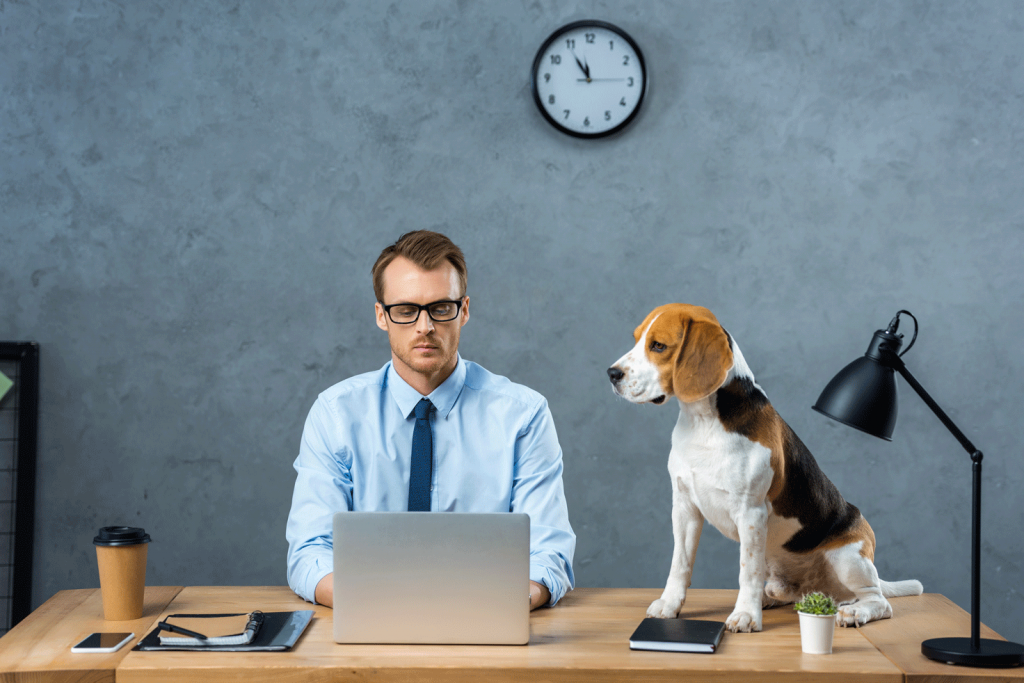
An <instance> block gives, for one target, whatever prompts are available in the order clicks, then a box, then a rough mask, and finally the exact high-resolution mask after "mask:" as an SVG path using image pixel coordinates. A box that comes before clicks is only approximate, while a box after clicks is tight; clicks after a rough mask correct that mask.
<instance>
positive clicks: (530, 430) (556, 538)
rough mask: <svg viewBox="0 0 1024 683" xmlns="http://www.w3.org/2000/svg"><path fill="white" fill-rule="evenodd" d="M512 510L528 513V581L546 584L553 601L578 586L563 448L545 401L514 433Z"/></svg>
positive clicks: (574, 542)
mask: <svg viewBox="0 0 1024 683" xmlns="http://www.w3.org/2000/svg"><path fill="white" fill-rule="evenodd" d="M511 507H512V512H525V513H526V514H528V515H529V516H530V580H531V581H536V582H537V583H540V584H543V585H545V586H547V588H548V591H550V592H551V601H550V602H549V603H548V604H549V605H554V604H555V603H557V602H558V601H559V600H560V599H561V598H562V597H563V596H564V595H565V594H566V593H567V592H568V591H570V590H572V589H573V587H574V586H575V579H574V577H573V572H572V558H573V554H574V553H575V552H576V534H575V533H573V530H572V527H571V526H570V525H569V512H568V509H567V507H566V504H565V491H564V489H563V487H562V448H561V446H559V445H558V435H557V434H556V432H555V423H554V420H552V418H551V411H550V410H549V409H548V404H547V401H546V400H542V401H541V403H540V405H539V407H538V408H537V410H536V411H535V412H534V414H533V415H532V417H531V418H530V420H529V421H528V422H527V424H526V426H525V427H524V428H523V429H522V430H521V431H520V432H519V434H518V435H517V437H516V450H515V472H514V477H513V482H512V506H511Z"/></svg>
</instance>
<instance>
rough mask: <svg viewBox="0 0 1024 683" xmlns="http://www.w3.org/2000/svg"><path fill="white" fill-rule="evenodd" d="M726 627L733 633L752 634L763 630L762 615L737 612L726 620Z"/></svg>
mask: <svg viewBox="0 0 1024 683" xmlns="http://www.w3.org/2000/svg"><path fill="white" fill-rule="evenodd" d="M725 627H726V628H727V629H729V630H730V631H732V632H733V633H740V632H742V633H750V632H751V631H760V630H761V615H760V614H758V615H757V616H754V615H753V614H750V613H749V612H741V611H740V610H736V611H735V612H733V613H732V614H730V615H729V618H728V619H726V620H725Z"/></svg>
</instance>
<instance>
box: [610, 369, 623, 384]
mask: <svg viewBox="0 0 1024 683" xmlns="http://www.w3.org/2000/svg"><path fill="white" fill-rule="evenodd" d="M625 376H626V373H624V372H623V371H622V370H619V369H618V368H608V379H610V380H611V381H612V382H618V381H619V380H620V379H622V378H623V377H625Z"/></svg>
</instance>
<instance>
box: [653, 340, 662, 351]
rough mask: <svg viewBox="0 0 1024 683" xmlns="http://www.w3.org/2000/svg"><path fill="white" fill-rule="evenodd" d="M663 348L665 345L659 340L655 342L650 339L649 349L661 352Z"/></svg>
mask: <svg viewBox="0 0 1024 683" xmlns="http://www.w3.org/2000/svg"><path fill="white" fill-rule="evenodd" d="M664 350H665V345H664V344H662V343H661V342H656V341H652V342H651V351H654V352H655V353H661V352H662V351H664Z"/></svg>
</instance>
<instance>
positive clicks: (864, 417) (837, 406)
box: [813, 311, 1024, 667]
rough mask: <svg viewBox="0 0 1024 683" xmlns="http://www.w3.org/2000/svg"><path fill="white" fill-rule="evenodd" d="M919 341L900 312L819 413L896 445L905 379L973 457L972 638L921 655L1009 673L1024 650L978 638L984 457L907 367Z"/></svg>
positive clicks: (832, 385)
mask: <svg viewBox="0 0 1024 683" xmlns="http://www.w3.org/2000/svg"><path fill="white" fill-rule="evenodd" d="M904 313H905V314H907V315H908V316H910V317H911V319H913V321H914V336H913V337H912V338H911V340H910V345H909V346H907V348H906V350H904V351H903V353H899V350H900V346H902V345H903V335H902V334H896V331H897V330H898V329H899V324H900V315H902V314H904ZM916 340H917V318H914V316H913V314H912V313H910V312H909V311H900V312H899V313H897V314H896V317H895V318H893V319H892V322H890V323H889V327H888V328H887V329H885V330H878V331H877V332H875V336H874V337H873V338H872V339H871V344H870V345H869V346H868V350H867V352H866V353H865V354H864V357H863V358H858V359H857V360H855V361H853V362H852V363H850V364H849V365H847V366H846V367H845V368H843V369H842V370H841V371H840V372H839V374H838V375H836V376H835V378H833V380H832V381H831V382H829V383H828V386H826V387H825V390H824V391H823V392H821V396H820V397H819V398H818V402H817V403H815V404H814V406H813V407H814V410H816V411H818V412H819V413H822V414H823V415H826V416H828V417H831V418H832V419H833V420H837V421H839V422H842V423H843V424H845V425H848V426H850V427H854V428H856V429H859V430H861V431H862V432H867V433H868V434H871V435H872V436H877V437H879V438H881V439H885V440H886V441H892V432H893V429H894V428H895V427H896V408H897V406H896V377H895V373H896V372H898V373H900V374H901V375H903V379H905V380H906V381H907V384H909V385H910V386H911V387H913V389H914V391H916V392H917V394H918V396H920V397H921V399H922V400H924V402H925V403H926V404H928V407H929V408H931V409H932V412H933V413H935V415H936V416H938V418H939V420H941V421H942V424H943V425H945V426H946V429H948V430H949V431H950V432H951V433H952V434H953V436H955V437H956V440H957V441H959V442H960V445H961V446H963V447H964V449H965V450H966V451H967V452H968V453H970V455H971V461H972V462H973V463H974V464H973V466H972V469H973V471H974V489H973V496H972V506H971V507H972V513H971V515H972V516H971V637H970V638H932V639H929V640H926V641H924V642H923V643H921V653H922V654H923V655H924V656H925V657H928V658H929V659H934V660H937V661H940V662H946V663H947V664H963V665H966V666H979V667H1010V666H1019V665H1021V664H1024V645H1019V644H1017V643H1011V642H1007V641H1003V640H992V639H990V638H981V637H979V632H980V630H981V619H980V617H979V614H978V612H979V609H980V606H981V605H980V603H981V588H980V581H981V458H982V455H981V451H979V450H978V449H977V448H975V447H974V444H972V443H971V442H970V441H968V440H967V437H966V436H964V435H963V432H961V431H960V430H959V429H958V428H957V426H956V425H955V424H953V421H952V420H950V419H949V416H947V415H946V413H944V412H943V411H942V408H940V407H939V406H938V404H937V403H935V401H934V400H932V397H931V396H929V395H928V392H926V391H925V390H924V387H922V386H921V385H920V384H918V382H917V380H916V379H914V376H913V375H911V374H910V371H909V370H907V366H906V365H904V364H903V359H902V358H901V356H902V355H903V354H904V353H906V352H907V351H909V350H910V348H911V347H912V346H913V345H914V342H915V341H916Z"/></svg>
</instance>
